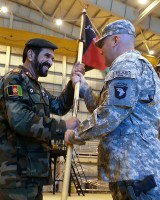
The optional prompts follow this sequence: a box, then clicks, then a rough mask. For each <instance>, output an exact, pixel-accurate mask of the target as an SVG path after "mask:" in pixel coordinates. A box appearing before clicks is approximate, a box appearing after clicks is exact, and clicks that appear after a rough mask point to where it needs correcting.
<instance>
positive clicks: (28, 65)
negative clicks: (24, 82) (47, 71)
mask: <svg viewBox="0 0 160 200" xmlns="http://www.w3.org/2000/svg"><path fill="white" fill-rule="evenodd" d="M23 67H24V68H25V69H26V71H28V72H29V73H30V74H31V75H32V77H33V78H34V79H35V80H38V73H37V71H36V70H35V69H34V68H33V66H32V64H31V63H30V62H27V61H26V62H25V63H24V64H23Z"/></svg>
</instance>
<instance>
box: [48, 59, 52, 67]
mask: <svg viewBox="0 0 160 200" xmlns="http://www.w3.org/2000/svg"><path fill="white" fill-rule="evenodd" d="M48 63H49V64H50V66H52V64H53V60H52V58H49V59H48Z"/></svg>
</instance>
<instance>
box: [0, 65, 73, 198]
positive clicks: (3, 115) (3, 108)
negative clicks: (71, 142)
mask: <svg viewBox="0 0 160 200" xmlns="http://www.w3.org/2000/svg"><path fill="white" fill-rule="evenodd" d="M73 94H74V90H73V87H72V82H71V81H69V83H68V85H67V86H66V88H65V90H64V91H63V92H62V94H61V95H60V97H54V96H52V95H51V94H50V93H48V92H47V91H46V90H45V89H44V88H43V87H42V86H41V84H40V83H38V82H37V81H36V80H35V79H34V78H33V77H32V76H31V74H30V73H29V72H28V71H26V69H24V68H23V67H19V68H16V69H14V70H12V71H11V72H9V73H8V74H7V75H5V76H4V77H3V79H1V81H0V188H1V189H2V188H3V189H5V188H6V189H5V190H6V191H7V190H9V191H10V190H11V189H13V188H25V189H26V188H32V192H33V193H35V191H38V189H39V188H38V187H39V186H40V187H41V186H43V185H46V184H49V182H50V180H51V170H50V161H51V160H50V150H51V146H50V140H51V139H63V138H64V132H65V130H66V125H65V122H64V121H63V120H60V121H59V122H58V121H57V120H55V119H52V118H50V113H53V114H56V115H64V114H66V113H67V112H68V111H69V109H70V108H71V106H72V103H73ZM41 189H42V188H41ZM17 191H18V189H17ZM26 191H27V190H26ZM0 192H1V191H0ZM21 192H22V194H24V193H23V190H21ZM13 193H14V192H13ZM26 193H27V192H26ZM30 195H31V194H30ZM25 197H26V196H25V194H24V199H25ZM16 199H21V200H22V198H18V197H17V198H16ZM27 199H28V200H30V198H29V197H28V198H27ZM31 199H32V198H31Z"/></svg>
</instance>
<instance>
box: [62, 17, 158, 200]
mask: <svg viewBox="0 0 160 200" xmlns="http://www.w3.org/2000/svg"><path fill="white" fill-rule="evenodd" d="M134 42H135V29H134V26H133V25H132V24H131V23H130V22H129V21H128V20H117V21H115V22H113V23H110V24H108V25H107V26H106V27H105V28H104V29H103V32H102V37H101V38H100V39H99V40H98V41H97V42H96V46H97V47H99V48H101V52H102V54H103V56H104V59H105V64H106V66H109V67H110V71H109V73H107V75H106V77H105V80H104V86H103V89H102V91H101V93H100V95H98V96H97V95H95V94H94V92H93V90H92V89H91V88H90V87H89V86H88V84H87V83H86V81H85V79H84V77H83V75H81V74H80V73H77V74H76V75H77V76H79V79H80V81H81V87H80V95H81V96H83V97H84V100H85V103H86V106H87V108H88V110H89V111H90V112H91V113H92V114H91V117H90V118H88V119H86V120H84V121H83V122H82V123H81V124H80V125H79V126H78V128H77V129H75V130H74V131H73V130H67V132H66V134H65V142H66V144H70V143H73V144H74V143H78V144H80V143H81V142H84V141H86V140H91V139H96V138H97V139H100V144H99V153H98V155H99V156H98V171H99V175H100V177H101V178H102V180H104V181H106V182H109V187H110V190H111V192H112V196H113V199H114V200H129V199H130V200H131V199H132V200H147V199H148V200H149V199H150V200H160V167H159V164H160V141H159V140H158V137H157V134H158V131H157V130H158V128H159V126H160V95H159V94H160V80H159V78H158V76H157V75H156V72H155V70H154V69H153V67H152V66H151V64H150V63H149V62H148V61H147V60H146V59H145V58H144V57H142V56H141V54H140V53H139V52H138V51H136V50H135V49H134Z"/></svg>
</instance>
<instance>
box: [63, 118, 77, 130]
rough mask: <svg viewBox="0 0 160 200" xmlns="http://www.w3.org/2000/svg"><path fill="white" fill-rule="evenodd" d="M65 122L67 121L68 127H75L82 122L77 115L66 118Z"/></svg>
mask: <svg viewBox="0 0 160 200" xmlns="http://www.w3.org/2000/svg"><path fill="white" fill-rule="evenodd" d="M65 122H66V129H75V128H77V127H78V126H79V124H80V121H79V119H78V118H77V117H71V118H69V119H67V120H65Z"/></svg>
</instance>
